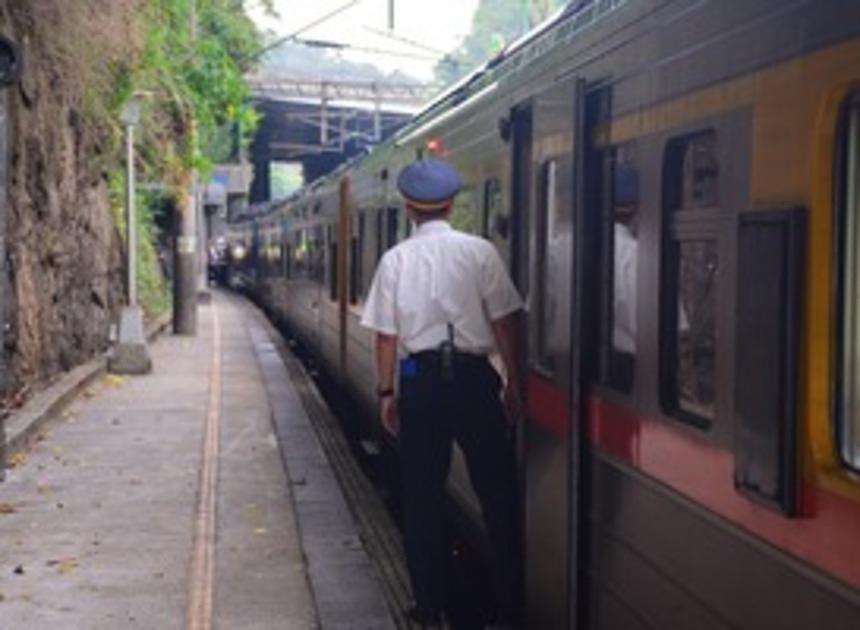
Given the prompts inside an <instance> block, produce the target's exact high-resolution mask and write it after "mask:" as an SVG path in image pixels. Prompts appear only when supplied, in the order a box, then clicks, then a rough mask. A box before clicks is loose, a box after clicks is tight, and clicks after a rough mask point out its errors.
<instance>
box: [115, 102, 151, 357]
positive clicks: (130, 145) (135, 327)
mask: <svg viewBox="0 0 860 630" xmlns="http://www.w3.org/2000/svg"><path fill="white" fill-rule="evenodd" d="M141 96H142V95H141V94H135V95H133V96H132V97H131V99H129V101H128V102H127V103H126V104H125V106H124V107H123V108H122V112H121V114H120V120H121V121H122V123H123V125H125V163H126V171H125V173H126V177H125V188H126V191H125V192H126V197H125V206H126V249H127V254H128V260H127V265H126V290H127V297H128V302H127V304H126V306H125V307H123V309H122V314H121V315H120V320H119V339H118V341H117V345H116V346H115V347H114V350H113V353H112V355H111V358H110V361H109V365H108V367H109V369H110V371H111V372H113V373H115V374H146V373H147V372H149V371H150V370H151V369H152V361H151V360H150V358H149V349H148V348H147V346H146V336H145V335H144V332H143V311H142V310H141V309H140V307H139V306H138V305H137V220H136V212H135V208H136V202H135V175H134V130H135V128H136V127H137V126H138V125H139V124H140V113H141V109H142V103H141Z"/></svg>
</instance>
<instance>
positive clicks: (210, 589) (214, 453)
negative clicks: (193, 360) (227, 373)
mask: <svg viewBox="0 0 860 630" xmlns="http://www.w3.org/2000/svg"><path fill="white" fill-rule="evenodd" d="M212 319H213V344H212V362H211V370H210V375H209V402H208V407H207V412H206V426H205V428H204V431H205V434H204V438H203V456H202V464H201V468H200V489H199V494H198V500H197V508H196V512H195V515H194V542H193V548H194V552H193V553H194V555H193V556H192V559H191V583H190V586H189V597H188V616H187V624H186V628H187V629H188V630H210V629H211V628H212V609H213V605H212V599H213V593H214V591H215V583H214V582H215V506H216V493H217V481H218V450H219V443H220V435H219V424H220V415H221V322H220V320H219V318H218V308H217V307H216V306H215V305H214V304H213V305H212Z"/></svg>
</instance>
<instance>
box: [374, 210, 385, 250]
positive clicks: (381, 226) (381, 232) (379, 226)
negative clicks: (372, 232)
mask: <svg viewBox="0 0 860 630" xmlns="http://www.w3.org/2000/svg"><path fill="white" fill-rule="evenodd" d="M384 252H385V210H377V211H376V262H377V263H378V262H379V259H380V258H382V254H383V253H384Z"/></svg>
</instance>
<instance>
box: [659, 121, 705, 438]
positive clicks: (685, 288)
mask: <svg viewBox="0 0 860 630" xmlns="http://www.w3.org/2000/svg"><path fill="white" fill-rule="evenodd" d="M716 155H717V154H716V134H715V133H714V132H713V131H706V132H703V133H698V134H694V135H691V136H687V137H685V138H680V139H675V140H673V141H671V142H670V143H669V144H668V145H667V148H666V160H665V163H664V203H665V210H666V213H665V215H664V217H665V220H664V226H665V229H666V239H667V242H666V246H665V248H664V273H663V287H662V331H661V336H662V337H663V341H664V343H663V344H662V357H661V363H660V365H661V385H662V391H661V397H662V402H663V406H664V408H666V410H667V411H668V412H669V413H671V414H672V415H675V416H676V417H678V418H679V419H681V420H684V421H687V422H690V423H692V424H695V425H697V426H700V427H703V428H704V427H707V426H709V425H710V423H711V422H712V421H713V420H714V419H715V418H716V373H717V372H716V364H717V276H718V270H719V256H718V230H717V229H715V223H714V222H713V220H711V219H710V218H708V217H707V216H704V215H702V216H700V211H702V210H714V209H716V204H717V202H718V200H719V194H718V192H719V191H718V183H719V165H718V160H717V158H716Z"/></svg>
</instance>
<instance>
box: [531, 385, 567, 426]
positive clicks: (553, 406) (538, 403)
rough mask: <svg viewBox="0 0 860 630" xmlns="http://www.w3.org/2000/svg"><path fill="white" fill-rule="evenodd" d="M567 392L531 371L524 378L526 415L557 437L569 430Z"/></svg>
mask: <svg viewBox="0 0 860 630" xmlns="http://www.w3.org/2000/svg"><path fill="white" fill-rule="evenodd" d="M569 408H570V405H569V404H568V399H567V394H566V393H565V392H564V391H563V390H561V389H560V388H558V387H555V386H554V385H553V384H552V383H551V382H549V381H547V380H545V379H543V378H541V377H540V376H537V375H535V374H534V373H531V374H529V375H528V378H527V379H526V417H527V418H528V419H529V421H530V422H534V423H535V424H539V425H540V426H542V427H543V428H545V429H548V430H549V431H551V432H552V433H554V434H555V435H557V436H559V437H562V438H563V437H565V436H566V435H567V434H568V432H569V431H570V412H569Z"/></svg>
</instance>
